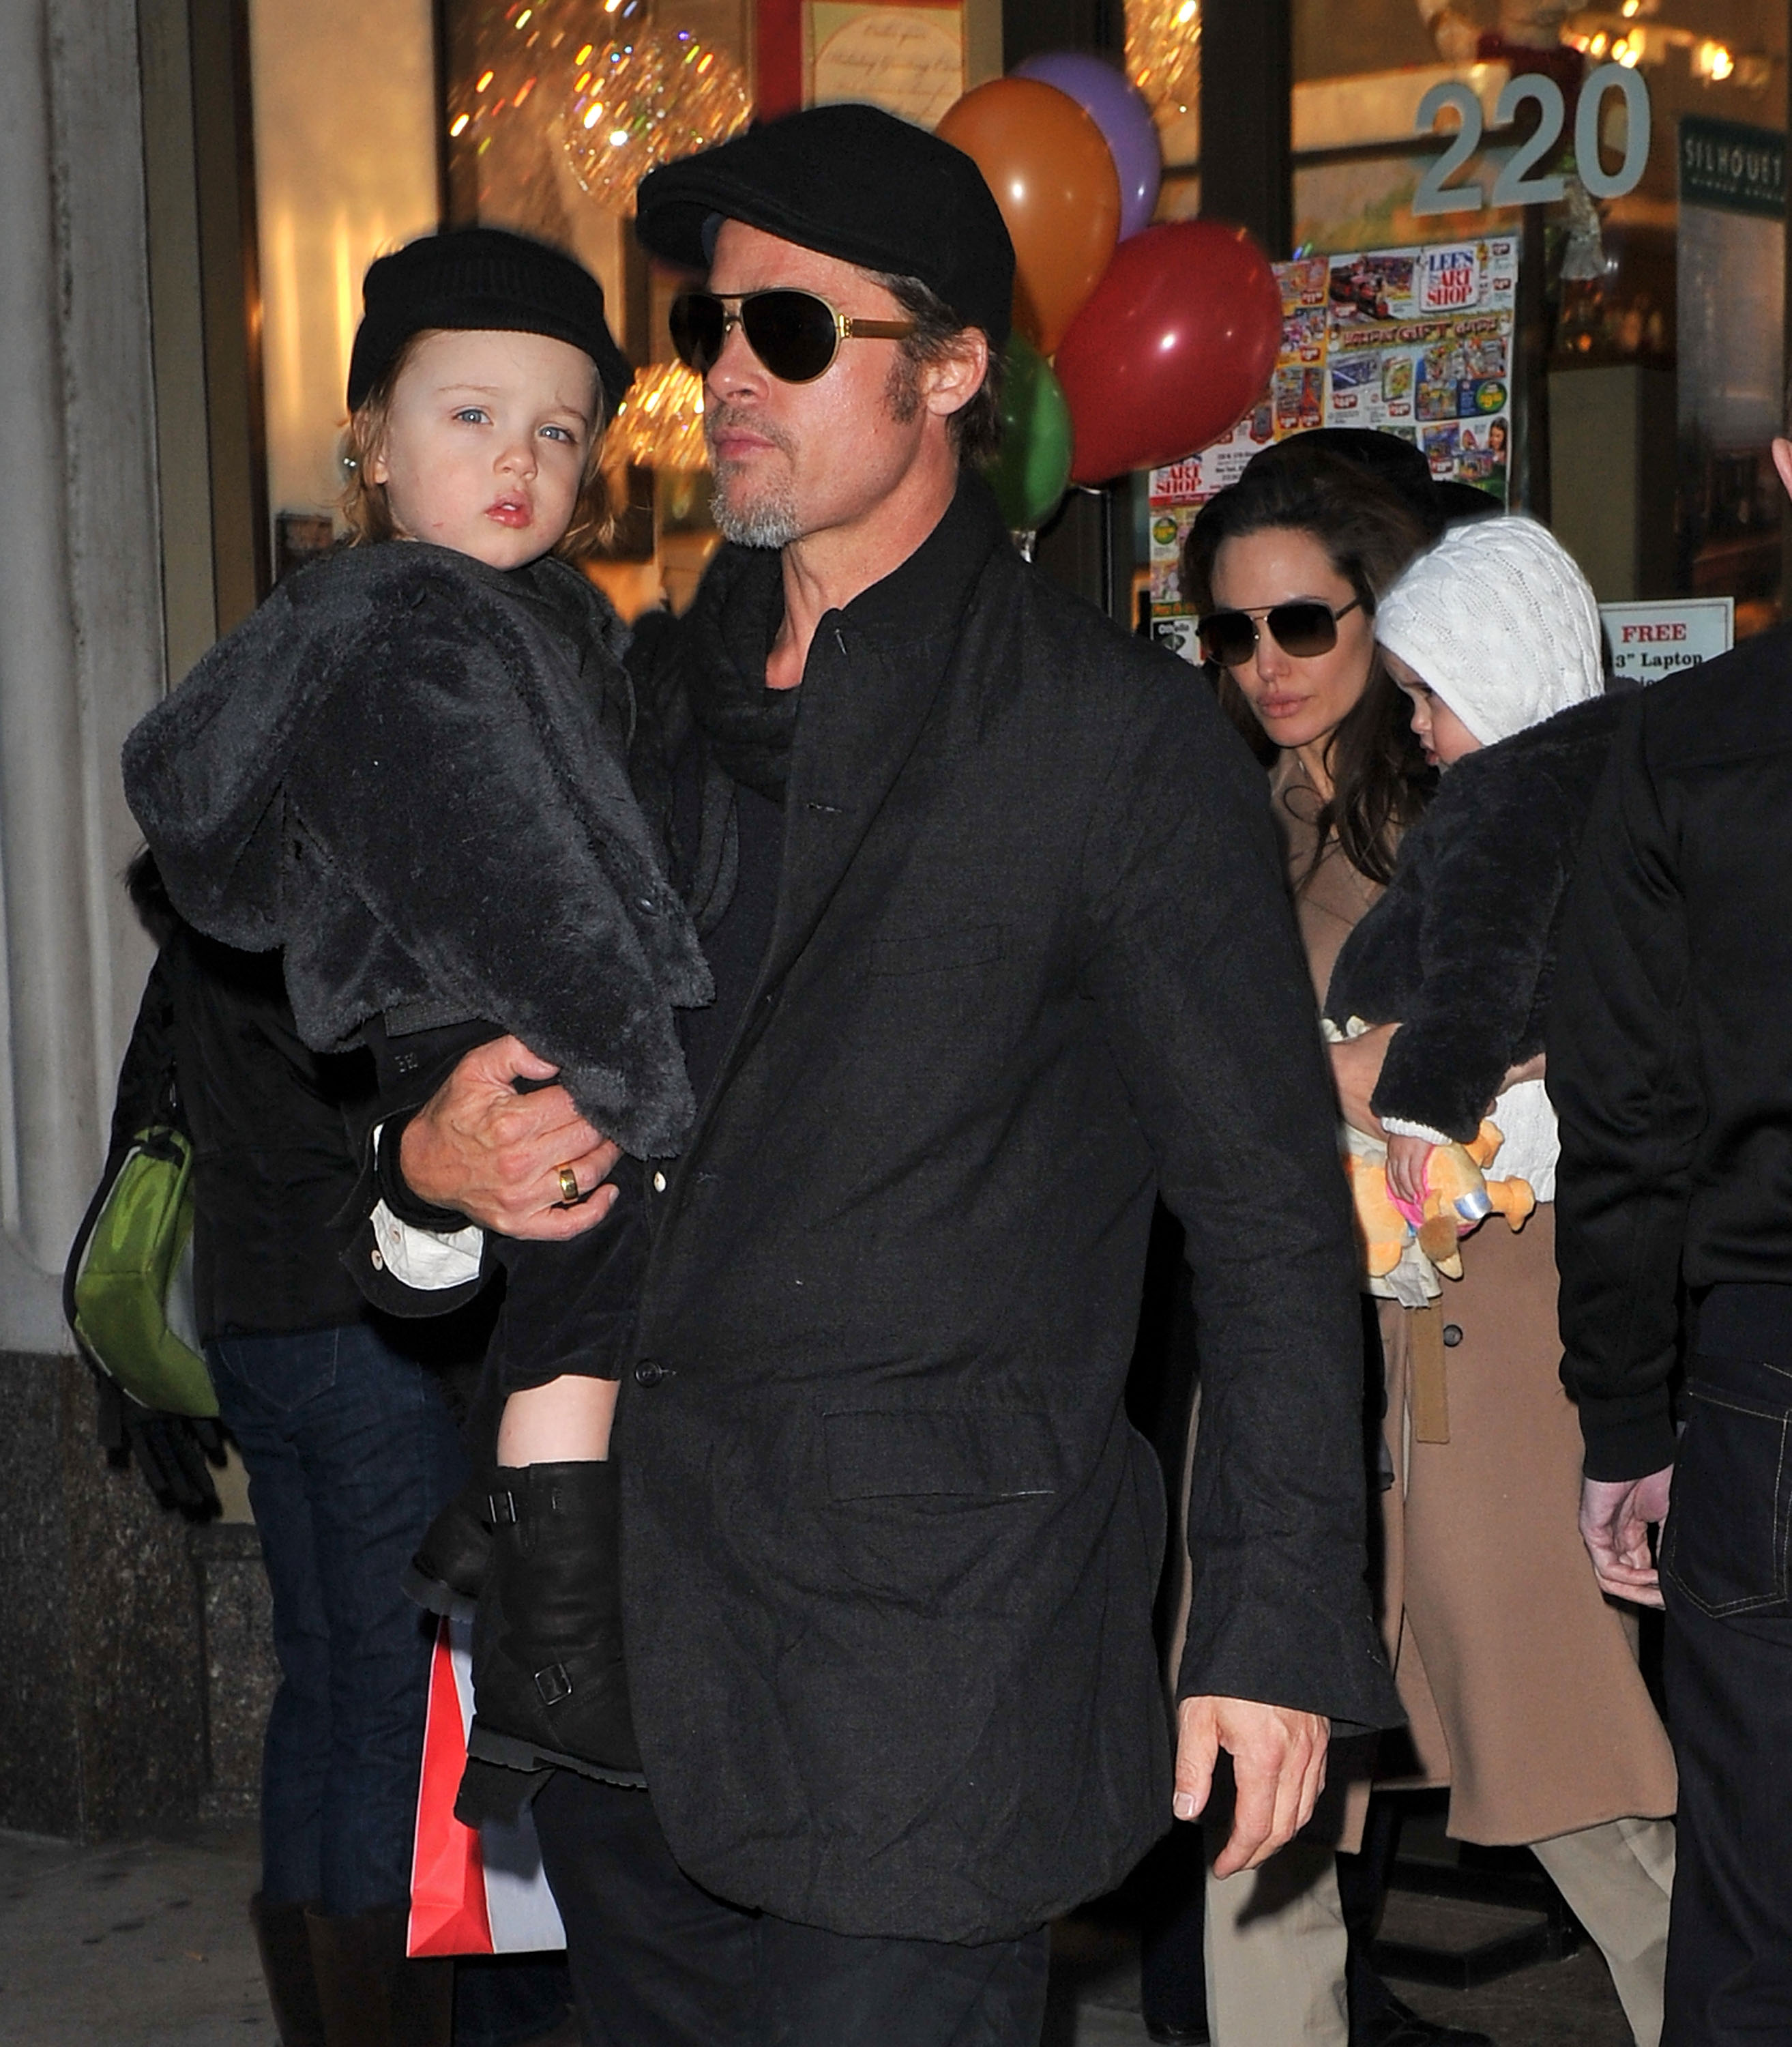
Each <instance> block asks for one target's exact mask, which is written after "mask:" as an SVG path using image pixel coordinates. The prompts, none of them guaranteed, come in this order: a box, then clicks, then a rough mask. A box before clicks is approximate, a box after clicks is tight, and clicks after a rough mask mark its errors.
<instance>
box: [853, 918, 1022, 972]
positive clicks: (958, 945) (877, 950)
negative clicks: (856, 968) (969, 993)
mask: <svg viewBox="0 0 1792 2047" xmlns="http://www.w3.org/2000/svg"><path fill="white" fill-rule="evenodd" d="M1002 951H1003V932H1002V926H1001V925H999V924H964V925H960V927H958V929H957V930H956V931H917V932H913V933H907V934H902V935H899V936H891V937H888V938H874V939H873V940H872V942H871V967H870V971H871V973H873V974H875V975H886V974H903V973H949V972H951V971H952V969H956V968H962V967H971V966H987V965H990V964H991V962H992V961H995V960H998V959H1000V958H1002Z"/></svg>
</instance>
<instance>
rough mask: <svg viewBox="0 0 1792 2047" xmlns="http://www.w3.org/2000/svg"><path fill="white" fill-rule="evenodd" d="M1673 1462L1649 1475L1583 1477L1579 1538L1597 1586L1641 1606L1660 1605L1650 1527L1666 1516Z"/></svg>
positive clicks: (1613, 1597) (1659, 1577)
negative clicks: (1589, 1559)
mask: <svg viewBox="0 0 1792 2047" xmlns="http://www.w3.org/2000/svg"><path fill="white" fill-rule="evenodd" d="M1673 1484H1674V1467H1673V1465H1663V1468H1662V1469H1661V1470H1659V1471H1658V1472H1650V1474H1649V1476H1647V1478H1620V1479H1601V1478H1585V1479H1582V1480H1581V1540H1582V1542H1585V1545H1586V1546H1587V1554H1588V1555H1589V1557H1590V1558H1592V1559H1593V1575H1594V1577H1597V1579H1598V1581H1599V1589H1600V1590H1601V1592H1605V1593H1606V1594H1608V1595H1609V1596H1610V1597H1611V1598H1612V1599H1621V1600H1630V1601H1631V1602H1632V1604H1635V1605H1637V1606H1660V1605H1661V1604H1663V1601H1662V1596H1661V1576H1660V1573H1659V1572H1658V1571H1657V1570H1656V1569H1655V1562H1654V1560H1653V1559H1652V1558H1651V1556H1650V1554H1649V1530H1650V1529H1651V1528H1652V1527H1659V1526H1660V1525H1661V1523H1663V1522H1664V1521H1665V1520H1666V1519H1667V1501H1668V1494H1669V1492H1670V1489H1671V1488H1672V1486H1673Z"/></svg>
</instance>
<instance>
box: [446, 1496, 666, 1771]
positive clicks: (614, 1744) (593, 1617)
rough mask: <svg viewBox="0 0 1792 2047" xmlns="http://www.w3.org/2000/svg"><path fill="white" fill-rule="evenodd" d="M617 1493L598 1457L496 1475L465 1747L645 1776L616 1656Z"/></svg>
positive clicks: (537, 1762) (520, 1763)
mask: <svg viewBox="0 0 1792 2047" xmlns="http://www.w3.org/2000/svg"><path fill="white" fill-rule="evenodd" d="M618 1509H619V1495H618V1492H617V1486H616V1467H615V1466H614V1465H612V1464H610V1463H608V1462H607V1461H591V1462H588V1463H580V1464H555V1465H527V1466H525V1467H523V1469H515V1470H504V1469H500V1470H499V1471H498V1472H496V1473H495V1474H494V1477H493V1482H492V1500H491V1514H492V1568H491V1569H490V1571H489V1573H487V1577H486V1583H485V1592H484V1593H483V1594H482V1596H481V1599H480V1602H479V1614H478V1618H477V1619H476V1620H475V1622H474V1623H473V1707H474V1714H473V1727H472V1729H471V1731H470V1732H469V1735H468V1737H467V1753H468V1755H469V1756H473V1757H475V1758H477V1759H479V1760H480V1761H481V1762H485V1763H502V1764H504V1765H505V1766H507V1767H508V1768H509V1769H512V1770H543V1769H562V1770H577V1771H579V1772H580V1773H581V1774H582V1775H584V1776H586V1777H594V1778H597V1779H599V1780H600V1781H601V1782H604V1783H606V1784H622V1785H629V1786H640V1785H644V1784H645V1783H646V1782H647V1779H646V1778H644V1777H643V1775H642V1774H641V1755H640V1751H639V1749H638V1748H637V1747H636V1746H635V1723H634V1720H633V1719H632V1717H631V1714H630V1712H629V1706H628V1676H627V1674H626V1673H625V1671H624V1668H623V1660H622V1597H621V1595H622V1583H621V1573H620V1569H619V1562H620V1559H619V1556H618V1545H617V1538H618V1528H619V1521H620V1515H619V1511H618Z"/></svg>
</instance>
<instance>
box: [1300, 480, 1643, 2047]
mask: <svg viewBox="0 0 1792 2047" xmlns="http://www.w3.org/2000/svg"><path fill="white" fill-rule="evenodd" d="M1377 636H1378V637H1379V639H1380V640H1381V648H1382V659H1383V660H1384V661H1385V663H1386V664H1387V665H1388V668H1389V670H1390V671H1391V672H1392V675H1393V676H1394V679H1395V680H1396V682H1397V683H1398V684H1399V686H1400V689H1401V690H1402V691H1404V694H1405V696H1406V698H1407V699H1408V704H1409V706H1410V709H1411V714H1412V724H1413V727H1414V729H1415V732H1416V733H1417V734H1418V735H1419V739H1420V741H1422V743H1423V745H1424V747H1425V749H1426V752H1427V755H1428V756H1430V757H1431V758H1432V759H1433V760H1436V761H1437V762H1438V763H1439V765H1440V767H1441V768H1442V771H1443V782H1442V788H1441V789H1440V791H1439V795H1438V797H1437V799H1436V801H1435V803H1433V804H1432V806H1431V809H1430V810H1429V811H1427V814H1426V816H1425V818H1424V819H1423V822H1421V823H1420V824H1419V826H1417V827H1416V829H1415V830H1413V831H1412V833H1411V834H1408V838H1407V839H1406V841H1405V842H1404V845H1403V846H1402V848H1401V850H1400V861H1399V865H1398V866H1397V868H1396V872H1395V874H1394V878H1393V880H1392V884H1390V886H1389V888H1388V892H1387V893H1386V894H1385V896H1383V897H1382V899H1381V902H1380V903H1379V904H1377V906H1376V907H1375V909H1374V910H1373V911H1372V912H1371V913H1370V914H1369V915H1368V916H1367V917H1365V919H1363V921H1362V922H1361V923H1360V924H1359V925H1358V927H1357V928H1356V930H1355V931H1354V932H1353V933H1352V934H1351V935H1350V939H1349V940H1348V942H1346V945H1345V946H1344V949H1343V950H1342V953H1341V954H1340V955H1339V957H1338V963H1337V966H1336V968H1335V969H1334V972H1333V974H1332V978H1331V986H1330V992H1329V993H1328V994H1327V998H1326V1013H1327V1016H1328V1017H1329V1018H1330V1020H1331V1021H1332V1022H1333V1023H1334V1024H1335V1025H1337V1026H1338V1027H1339V1028H1341V1029H1342V1028H1346V1027H1348V1026H1349V1024H1350V1021H1351V1020H1353V1019H1360V1020H1366V1021H1368V1022H1369V1023H1377V1024H1382V1025H1392V1035H1391V1037H1390V1038H1388V1040H1387V1049H1386V1054H1385V1058H1382V1059H1381V1061H1380V1062H1379V1065H1380V1071H1379V1074H1378V1078H1377V1081H1376V1084H1375V1086H1374V1088H1373V1091H1372V1094H1371V1099H1370V1102H1369V1109H1370V1112H1371V1113H1370V1114H1369V1116H1367V1117H1366V1118H1360V1117H1359V1113H1358V1111H1356V1110H1353V1111H1352V1113H1351V1120H1352V1121H1353V1122H1356V1123H1358V1127H1359V1128H1362V1129H1363V1130H1365V1132H1368V1133H1369V1135H1371V1136H1377V1137H1383V1138H1385V1141H1386V1143H1387V1146H1388V1183H1389V1186H1390V1187H1391V1188H1392V1190H1393V1191H1394V1192H1395V1193H1396V1194H1397V1195H1400V1196H1401V1197H1403V1198H1407V1199H1409V1200H1410V1199H1413V1198H1419V1199H1422V1198H1423V1190H1424V1182H1425V1178H1426V1171H1427V1159H1428V1158H1429V1156H1430V1154H1431V1150H1432V1148H1433V1147H1435V1145H1436V1144H1437V1143H1439V1142H1443V1141H1448V1140H1455V1141H1457V1142H1462V1141H1465V1140H1468V1139H1470V1138H1472V1137H1473V1136H1474V1135H1475V1132H1476V1131H1477V1128H1479V1127H1480V1124H1481V1118H1482V1116H1483V1115H1484V1114H1489V1115H1491V1116H1492V1119H1493V1122H1494V1124H1496V1126H1497V1128H1499V1129H1500V1132H1501V1133H1502V1136H1503V1139H1504V1142H1503V1143H1502V1145H1501V1147H1500V1153H1499V1155H1498V1156H1497V1158H1496V1159H1495V1160H1494V1162H1493V1167H1492V1169H1491V1170H1492V1171H1494V1172H1496V1173H1497V1174H1500V1176H1501V1177H1502V1178H1506V1177H1511V1176H1513V1175H1516V1176H1517V1177H1519V1178H1524V1179H1525V1180H1526V1181H1527V1182H1530V1183H1531V1186H1532V1187H1533V1189H1534V1190H1535V1194H1536V1196H1537V1199H1538V1206H1537V1209H1536V1211H1535V1213H1534V1214H1533V1215H1532V1216H1531V1218H1530V1220H1529V1221H1527V1223H1526V1225H1525V1226H1524V1229H1523V1230H1522V1231H1521V1232H1520V1233H1518V1234H1517V1235H1516V1236H1515V1235H1513V1234H1512V1232H1509V1231H1508V1230H1507V1229H1505V1228H1504V1226H1503V1225H1500V1226H1496V1227H1493V1228H1492V1229H1485V1228H1484V1229H1481V1230H1479V1231H1477V1232H1476V1233H1475V1234H1474V1235H1473V1236H1470V1237H1469V1238H1467V1239H1466V1240H1465V1241H1464V1243H1463V1244H1462V1263H1463V1267H1464V1272H1463V1276H1462V1279H1461V1280H1460V1281H1458V1282H1456V1283H1452V1284H1450V1285H1449V1286H1447V1287H1446V1288H1445V1290H1444V1294H1443V1297H1442V1298H1441V1299H1440V1300H1438V1301H1435V1302H1432V1303H1431V1304H1430V1305H1429V1306H1426V1307H1423V1308H1418V1309H1406V1308H1400V1307H1392V1306H1391V1307H1390V1309H1389V1310H1388V1314H1387V1315H1386V1316H1385V1318H1384V1320H1385V1322H1386V1321H1392V1322H1393V1323H1394V1324H1395V1325H1396V1331H1395V1335H1394V1340H1393V1341H1390V1342H1389V1343H1388V1345H1387V1352H1388V1391H1389V1395H1390V1415H1389V1426H1388V1452H1389V1454H1390V1456H1391V1457H1392V1461H1393V1463H1394V1466H1395V1469H1396V1476H1397V1483H1396V1488H1395V1489H1394V1493H1393V1497H1394V1498H1396V1499H1398V1500H1399V1502H1400V1517H1399V1518H1400V1533H1401V1535H1402V1538H1403V1541H1402V1543H1401V1545H1400V1547H1399V1548H1396V1547H1395V1546H1393V1545H1392V1543H1390V1545H1389V1548H1388V1584H1387V1596H1388V1608H1389V1609H1390V1612H1392V1613H1396V1614H1397V1615H1398V1617H1399V1634H1398V1636H1397V1638H1396V1660H1395V1673H1396V1679H1397V1681H1398V1682H1399V1685H1400V1693H1401V1697H1402V1701H1403V1703H1404V1705H1405V1706H1406V1708H1407V1711H1408V1716H1409V1718H1410V1721H1411V1725H1412V1740H1413V1744H1414V1746H1415V1748H1416V1750H1417V1751H1418V1760H1419V1766H1420V1769H1421V1770H1422V1772H1423V1780H1424V1781H1426V1782H1431V1783H1435V1784H1448V1785H1449V1786H1450V1821H1449V1828H1450V1832H1451V1834H1453V1835H1454V1836H1456V1837H1457V1838H1458V1839H1459V1840H1469V1841H1476V1842H1481V1843H1485V1844H1491V1845H1518V1844H1525V1845H1528V1846H1529V1847H1531V1849H1532V1851H1533V1852H1534V1853H1535V1855H1536V1856H1537V1858H1538V1859H1539V1861H1540V1862H1541V1863H1543V1867H1545V1868H1546V1869H1547V1871H1549V1873H1550V1875H1551V1877H1552V1878H1553V1879H1554V1882H1555V1883H1556V1885H1557V1886H1558V1888H1559V1889H1560V1890H1561V1891H1562V1894H1563V1896H1564V1897H1566V1899H1567V1900H1568V1902H1569V1904H1570V1906H1572V1907H1573V1908H1574V1912H1575V1914H1576V1915H1577V1916H1578V1917H1579V1919H1580V1920H1581V1921H1582V1924H1583V1925H1585V1927H1586V1929H1587V1930H1588V1932H1589V1933H1591V1934H1592V1936H1593V1939H1594V1940H1595V1941H1597V1943H1598V1944H1599V1946H1600V1948H1601V1950H1602V1952H1604V1953H1605V1957H1606V1960H1607V1962H1608V1964H1609V1966H1610V1968H1611V1972H1612V1980H1613V1983H1614V1984H1615V1985H1616V1988H1617V1991H1618V1994H1619V1996H1620V1999H1621V2001H1622V2003H1623V2004H1624V2010H1625V2014H1626V2016H1627V2017H1628V2019H1629V2021H1630V2023H1631V2027H1632V2032H1633V2033H1634V2034H1635V2036H1636V2040H1637V2041H1638V2043H1639V2047H1655V2041H1656V2040H1657V2039H1658V2038H1659V2035H1660V2033H1661V2029H1662V1991H1663V1963H1664V1960H1665V1957H1666V1944H1667V1931H1668V1901H1669V1893H1670V1890H1671V1887H1672V1883H1673V1874H1674V1830H1673V1828H1672V1826H1671V1825H1670V1822H1669V1821H1668V1819H1667V1817H1666V1816H1667V1815H1669V1814H1670V1813H1672V1812H1673V1810H1674V1804H1675V1793H1676V1786H1675V1781H1674V1761H1673V1757H1672V1755H1671V1754H1670V1750H1669V1747H1668V1741H1667V1736H1666V1731H1665V1729H1664V1728H1663V1726H1662V1724H1661V1720H1660V1719H1659V1716H1658V1715H1657V1713H1656V1712H1655V1708H1654V1706H1653V1705H1652V1704H1651V1701H1650V1698H1649V1695H1648V1692H1647V1688H1646V1687H1645V1685H1644V1684H1643V1679H1642V1677H1641V1675H1640V1674H1639V1671H1638V1669H1637V1666H1636V1630H1635V1626H1634V1616H1630V1617H1628V1618H1625V1617H1624V1610H1623V1609H1621V1608H1619V1607H1617V1606H1616V1605H1614V1604H1610V1603H1609V1602H1608V1601H1607V1600H1605V1599H1604V1598H1603V1597H1602V1596H1601V1592H1600V1588H1599V1585H1598V1582H1597V1580H1596V1578H1595V1577H1594V1575H1593V1567H1592V1565H1590V1563H1589V1561H1588V1559H1587V1555H1586V1552H1585V1549H1584V1548H1583V1546H1582V1542H1581V1539H1580V1534H1579V1531H1578V1527H1577V1515H1578V1508H1579V1505H1580V1493H1581V1486H1580V1475H1581V1461H1582V1442H1581V1431H1580V1426H1579V1423H1578V1418H1577V1417H1576V1414H1575V1411H1574V1407H1573V1405H1572V1404H1571V1403H1570V1401H1569V1399H1568V1398H1567V1396H1566V1395H1565V1394H1564V1392H1563V1391H1562V1383H1561V1380H1560V1377H1559V1376H1558V1367H1559V1365H1560V1362H1561V1358H1562V1339H1561V1336H1560V1333H1559V1332H1558V1327H1557V1318H1556V1271H1555V1235H1554V1213H1555V1211H1554V1191H1555V1161H1556V1154H1557V1150H1558V1144H1557V1139H1556V1130H1555V1119H1554V1115H1553V1113H1551V1109H1550V1106H1549V1103H1548V1101H1547V1097H1546V1096H1545V1094H1544V1091H1543V1082H1542V1079H1541V1078H1540V1076H1539V1074H1538V1073H1537V1072H1536V1071H1535V1068H1534V1066H1533V1064H1532V1063H1531V1062H1537V1061H1538V1055H1539V1054H1540V1053H1541V1050H1542V1043H1543V1033H1542V1026H1543V1015H1544V1012H1545V1009H1546V1008H1547V1002H1548V997H1549V993H1550V989H1551V985H1552V983H1553V981H1554V960H1555V953H1556V950H1557V944H1558V932H1559V928H1560V923H1561V914H1562V906H1563V903H1564V900H1565V899H1566V893H1567V889H1568V884H1569V881H1570V878H1571V876H1572V875H1573V873H1574V865H1575V856H1576V853H1577V850H1578V842H1579V838H1580V833H1581V829H1582V825H1583V824H1584V822H1585V819H1586V817H1587V815H1588V813H1589V810H1590V809H1591V807H1592V804H1593V795H1594V792H1595V791H1596V789H1597V787H1598V785H1599V781H1600V778H1601V773H1602V772H1603V769H1604V767H1605V760H1606V756H1607V755H1608V754H1609V752H1610V750H1611V745H1612V735H1613V733H1614V732H1615V730H1616V726H1617V722H1618V713H1619V710H1620V700H1619V699H1618V698H1613V697H1609V696H1607V695H1605V691H1604V683H1603V677H1602V675H1601V644H1600V625H1599V613H1598V607H1597V605H1596V603H1595V602H1594V600H1593V592H1592V590H1590V589H1589V587H1588V585H1587V582H1586V578H1585V577H1584V576H1583V575H1582V574H1581V572H1580V571H1579V570H1578V568H1577V567H1575V565H1574V562H1573V560H1572V559H1570V556H1569V555H1567V554H1566V551H1564V550H1563V548H1562V546H1561V544H1559V542H1558V541H1557V540H1555V539H1554V537H1553V536H1551V534H1550V533H1549V532H1547V530H1546V529H1545V528H1543V527H1542V526H1540V525H1539V524H1536V523H1535V521H1533V520H1529V519H1520V518H1500V519H1491V520H1485V521H1483V522H1481V523H1480V524H1476V525H1473V526H1468V527H1462V528H1457V529H1456V530H1455V531H1454V532H1450V533H1449V534H1447V535H1446V536H1445V537H1444V539H1443V540H1442V541H1441V542H1440V543H1439V544H1438V546H1437V547H1436V548H1433V549H1432V550H1431V552H1430V553H1429V554H1427V555H1424V556H1423V558H1422V559H1419V561H1417V562H1415V563H1414V564H1413V565H1412V568H1411V569H1409V570H1408V572H1407V573H1406V575H1404V576H1403V577H1402V578H1400V582H1398V583H1397V584H1396V586H1395V587H1394V589H1393V590H1392V591H1390V592H1389V593H1388V598H1387V600H1386V602H1385V604H1384V605H1383V606H1382V609H1381V616H1380V617H1379V618H1378V620H1377ZM1520 1076H1522V1077H1520ZM1495 1097H1497V1098H1495ZM1490 1102H1491V1106H1489V1104H1490ZM1415 1377H1423V1378H1428V1380H1429V1381H1430V1391H1431V1398H1430V1399H1427V1401H1425V1402H1424V1403H1423V1404H1422V1403H1420V1402H1419V1400H1417V1399H1412V1398H1410V1397H1409V1395H1408V1388H1409V1387H1411V1386H1412V1383H1413V1381H1414V1380H1415ZM1439 1393H1441V1395H1442V1403H1441V1404H1442V1410H1443V1412H1442V1414H1439V1401H1438V1400H1437V1399H1436V1397H1435V1396H1436V1395H1437V1394H1439ZM1422 1415H1423V1416H1425V1417H1427V1418H1426V1419H1421V1416H1422ZM1403 1424H1404V1426H1403Z"/></svg>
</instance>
